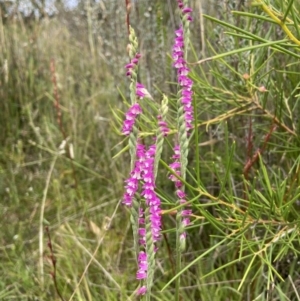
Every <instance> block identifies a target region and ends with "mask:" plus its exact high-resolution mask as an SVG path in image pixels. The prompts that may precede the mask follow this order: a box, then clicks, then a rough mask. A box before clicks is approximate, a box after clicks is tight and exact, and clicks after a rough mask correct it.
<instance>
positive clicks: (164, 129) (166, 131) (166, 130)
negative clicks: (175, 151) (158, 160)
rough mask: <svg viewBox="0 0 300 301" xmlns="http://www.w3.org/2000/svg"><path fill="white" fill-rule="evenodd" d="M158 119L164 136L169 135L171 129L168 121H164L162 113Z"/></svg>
mask: <svg viewBox="0 0 300 301" xmlns="http://www.w3.org/2000/svg"><path fill="white" fill-rule="evenodd" d="M157 120H158V125H159V127H160V130H161V132H162V134H163V136H164V137H166V136H168V134H169V131H170V130H169V128H168V125H167V123H166V122H165V121H163V119H162V116H161V115H158V116H157Z"/></svg>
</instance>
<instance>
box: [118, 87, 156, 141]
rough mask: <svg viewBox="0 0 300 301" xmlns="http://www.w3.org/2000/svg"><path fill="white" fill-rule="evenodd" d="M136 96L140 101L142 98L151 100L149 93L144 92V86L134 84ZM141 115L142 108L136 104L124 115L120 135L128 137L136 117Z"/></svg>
mask: <svg viewBox="0 0 300 301" xmlns="http://www.w3.org/2000/svg"><path fill="white" fill-rule="evenodd" d="M136 96H137V97H139V98H140V99H143V98H144V97H147V98H150V99H152V96H151V95H150V93H149V92H148V91H147V90H146V88H145V87H144V85H142V84H140V83H136ZM141 113H142V108H141V106H140V105H139V104H138V103H135V104H133V105H132V106H131V107H130V108H129V110H128V111H127V113H126V117H125V120H124V122H123V128H122V133H123V134H124V135H126V136H128V135H129V134H130V133H131V132H132V129H133V126H134V124H135V120H136V117H137V116H138V115H139V114H141Z"/></svg>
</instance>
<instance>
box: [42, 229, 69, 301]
mask: <svg viewBox="0 0 300 301" xmlns="http://www.w3.org/2000/svg"><path fill="white" fill-rule="evenodd" d="M45 230H46V233H47V235H48V248H49V250H50V260H51V263H52V266H53V271H52V272H51V276H52V279H53V282H54V288H55V291H56V293H57V295H58V296H59V298H60V300H62V301H65V299H64V298H63V296H62V294H61V292H60V290H59V289H58V285H57V279H56V258H55V256H54V252H53V245H52V241H51V235H50V231H49V227H46V228H45Z"/></svg>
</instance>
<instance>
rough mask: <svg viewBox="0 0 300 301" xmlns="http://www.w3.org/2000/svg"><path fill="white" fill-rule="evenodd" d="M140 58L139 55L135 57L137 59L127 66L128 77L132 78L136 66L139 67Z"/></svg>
mask: <svg viewBox="0 0 300 301" xmlns="http://www.w3.org/2000/svg"><path fill="white" fill-rule="evenodd" d="M140 57H141V54H140V53H137V54H136V55H135V57H134V58H133V59H132V60H131V61H130V63H129V64H127V65H126V66H125V68H126V76H128V77H131V74H132V71H133V69H134V68H135V66H137V64H138V62H139V58H140Z"/></svg>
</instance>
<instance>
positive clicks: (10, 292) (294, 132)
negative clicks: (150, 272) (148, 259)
mask: <svg viewBox="0 0 300 301" xmlns="http://www.w3.org/2000/svg"><path fill="white" fill-rule="evenodd" d="M137 2H138V3H139V1H137ZM165 2H167V1H158V0H157V1H155V4H154V5H153V7H151V10H150V9H149V7H148V6H147V5H145V2H141V3H143V4H142V5H141V6H139V7H138V8H139V9H140V10H139V11H136V12H134V10H133V12H132V23H133V25H135V24H137V25H139V26H137V27H138V35H139V38H140V39H139V41H140V43H141V45H142V46H141V49H142V52H143V54H144V57H146V58H147V60H144V61H142V67H141V78H142V80H143V81H144V82H147V83H148V82H149V83H150V84H149V85H151V87H147V88H149V89H150V88H152V89H153V90H154V88H153V87H158V89H157V90H156V91H154V93H152V91H150V92H151V94H153V95H154V96H155V99H156V100H157V102H159V99H160V98H162V94H161V92H162V93H166V92H168V94H169V104H170V108H169V113H168V117H167V120H168V123H169V125H170V128H171V133H170V135H169V137H168V141H167V143H166V145H165V146H164V150H163V154H162V159H161V164H160V166H159V169H158V174H157V183H158V184H157V186H158V188H157V190H158V193H159V195H160V197H161V199H162V201H163V209H164V211H163V221H164V231H163V235H164V239H163V241H162V243H161V246H160V250H159V252H158V254H157V263H158V264H157V271H156V274H155V277H154V280H155V281H154V289H153V296H152V298H153V300H172V298H174V293H173V290H174V283H175V279H176V277H179V276H180V277H181V287H182V289H181V291H180V294H181V297H182V298H183V299H186V300H212V301H216V300H217V301H218V300H220V301H223V300H240V301H244V300H299V299H300V298H299V272H298V270H299V266H298V262H299V260H298V258H299V212H300V211H299V195H300V191H299V173H300V169H299V168H300V160H299V147H300V144H299V133H300V125H299V124H300V123H299V70H298V69H299V68H298V60H299V57H300V54H299V40H298V37H299V31H300V30H299V16H300V14H299V2H298V0H294V1H293V0H289V1H279V0H274V1H259V0H255V1H249V3H247V5H246V3H245V5H244V6H243V5H242V3H244V1H219V2H218V4H217V3H215V4H211V5H210V4H205V7H203V9H204V12H205V13H206V15H205V16H204V20H203V23H201V19H199V20H198V18H197V14H196V13H195V16H194V17H195V22H194V28H191V51H190V54H189V58H188V60H189V63H190V66H191V68H192V74H191V78H192V79H193V80H194V82H195V84H194V92H195V95H194V108H195V112H196V116H195V129H194V132H193V133H192V135H191V138H190V149H189V165H188V169H187V177H186V180H185V187H186V190H187V192H188V200H189V202H190V203H191V204H192V208H193V216H192V219H193V220H192V221H193V223H192V224H191V225H190V226H189V228H188V236H187V240H188V241H187V250H186V252H185V253H183V255H182V258H183V260H182V271H181V272H180V273H179V274H175V273H174V261H175V257H176V254H175V253H174V248H175V218H174V213H176V210H178V209H179V207H178V206H177V207H176V205H175V196H174V187H173V183H171V182H170V181H169V180H168V179H167V177H168V175H169V174H170V173H171V170H170V169H169V168H168V164H169V163H170V157H171V155H172V150H171V148H172V145H173V142H174V141H173V140H174V139H173V138H174V137H175V134H176V121H175V120H176V110H175V107H176V95H175V91H176V89H175V85H174V83H173V82H174V81H175V80H174V78H173V75H174V74H173V73H172V72H173V71H172V62H171V60H170V56H169V54H170V53H171V50H170V49H171V44H172V40H173V30H174V29H175V28H174V27H175V24H173V21H174V16H176V13H177V11H176V9H175V6H173V3H172V5H170V6H169V4H168V5H167V4H165ZM196 3H198V2H197V1H195V3H193V5H192V6H193V9H194V11H195V12H198V11H199V7H198V6H197V5H198V4H196ZM110 10H111V11H114V10H115V11H116V12H118V16H119V15H120V14H121V11H117V8H116V9H115V8H113V7H112V6H111V7H107V10H106V13H107V14H109V13H112V12H111V11H110ZM153 12H155V13H153ZM170 12H172V14H174V15H172V14H171V13H170ZM146 13H148V14H149V17H145V18H143V17H142V16H145V14H146ZM108 16H110V15H108ZM120 19H122V18H120ZM107 20H111V18H107V19H105V18H104V19H103V21H102V23H101V24H100V25H101V26H99V28H96V29H97V30H99V32H101V34H102V38H103V48H101V47H102V46H101V41H100V42H99V41H98V40H97V39H94V40H93V35H92V34H91V31H92V30H94V29H93V28H91V27H89V28H88V29H87V30H88V31H89V32H86V34H85V32H84V33H83V34H82V33H81V36H80V37H81V38H82V40H84V39H86V40H84V42H80V39H79V40H77V39H75V38H74V36H75V35H74V28H73V27H72V28H71V29H70V28H68V26H67V25H63V24H62V22H60V21H59V19H55V18H54V19H53V20H48V21H45V22H43V23H40V24H35V23H33V25H31V27H30V28H29V27H26V26H25V25H24V24H23V23H22V22H19V21H14V22H7V23H6V24H5V25H3V24H1V25H0V27H1V28H0V41H1V49H0V66H1V73H0V83H1V89H0V93H1V94H0V95H1V100H2V101H1V104H0V108H1V109H0V120H1V129H2V131H1V132H0V143H1V146H2V147H1V152H0V188H1V190H0V195H1V199H2V202H1V210H0V218H1V221H2V222H1V234H0V242H1V246H0V261H1V266H0V272H1V275H2V276H1V279H0V299H1V300H2V299H3V300H50V299H51V300H59V299H58V296H57V292H56V290H55V287H54V283H53V280H52V279H51V276H50V273H52V272H53V265H52V263H51V253H50V251H49V248H47V242H48V238H47V236H46V234H45V233H44V232H43V228H44V227H45V226H46V225H48V226H49V229H50V234H51V240H52V245H53V250H54V255H55V257H56V259H57V271H56V280H57V285H58V289H59V291H60V292H61V294H62V295H63V297H64V298H65V300H134V299H135V297H133V292H134V290H135V289H136V281H135V273H136V263H135V261H134V260H133V258H134V257H133V248H132V243H131V241H132V236H131V231H130V225H129V213H128V212H127V211H126V210H125V209H124V208H123V207H119V200H120V198H121V197H122V193H123V181H124V178H125V177H126V175H127V174H128V169H129V161H130V158H129V156H128V154H127V153H125V152H124V151H125V150H126V149H123V148H122V147H124V146H125V145H126V144H127V141H126V140H124V141H122V142H123V143H119V140H120V137H119V136H118V135H116V134H118V133H119V130H120V128H121V123H122V120H123V117H124V116H123V113H121V112H122V110H123V109H124V107H125V105H127V104H126V99H127V98H128V93H127V92H125V94H124V95H122V97H120V96H119V94H118V91H117V89H116V88H115V83H116V82H117V83H118V87H119V89H120V91H123V93H124V91H125V89H124V82H123V80H121V78H123V75H122V74H123V73H122V72H124V70H123V69H122V67H123V64H125V63H126V60H125V59H124V57H125V55H126V53H125V44H126V40H127V37H126V36H125V34H126V33H125V31H126V29H125V27H124V28H123V27H122V26H123V25H122V26H121V25H120V26H119V25H118V24H116V23H113V22H108V21H107ZM122 20H123V19H122ZM172 20H173V21H172ZM122 22H123V21H122ZM122 24H123V23H122ZM199 28H201V30H199ZM148 29H149V30H148ZM150 32H151V34H147V33H150ZM114 34H115V36H114V37H115V38H113V39H111V40H109V37H110V35H114ZM202 34H203V35H204V39H203V41H204V42H205V45H202V44H201V45H199V41H202V39H201V35H202ZM155 37H156V38H157V39H155ZM99 40H100V39H99ZM110 41H112V42H111V43H110ZM157 43H158V44H157ZM95 49H100V50H101V51H100V50H99V53H98V52H97V50H96V51H95ZM150 50H151V51H150ZM154 50H155V51H154ZM156 50H157V51H156ZM113 51H115V53H113ZM108 52H109V53H110V56H111V57H113V59H112V60H109V59H106V58H105V55H106V53H108ZM200 53H201V54H200ZM98 54H99V55H98ZM104 54H105V55H104ZM51 58H53V59H54V62H55V68H56V70H55V74H54V73H53V72H51V69H50V62H51ZM113 67H114V68H113ZM53 75H55V78H56V81H57V89H58V95H59V104H58V107H59V109H60V112H61V122H62V125H63V131H64V132H65V133H66V137H64V135H63V133H62V130H61V128H60V125H59V123H58V121H57V117H58V110H57V99H56V97H55V96H54V93H53V90H54V86H55V85H54V84H53ZM157 81H158V82H157ZM172 92H173V94H172ZM120 100H122V101H123V103H122V102H120ZM142 106H143V109H144V111H147V115H145V116H143V117H142V118H143V119H142V120H141V121H140V124H139V127H140V130H141V131H142V132H143V134H142V138H143V139H145V140H146V141H152V138H153V136H154V135H155V131H156V127H157V124H156V121H155V118H154V117H155V116H156V115H157V113H158V107H159V106H158V105H157V103H153V102H149V103H146V102H145V103H143V104H142ZM111 108H114V115H113V114H112V113H111ZM153 116H154V117H153ZM65 138H67V141H65V142H64V143H62V142H63V140H65ZM63 144H65V146H63ZM72 150H73V152H74V156H73V155H72ZM116 154H118V156H117V155H116ZM114 155H115V156H116V159H113V156H114ZM71 296H73V297H71Z"/></svg>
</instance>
